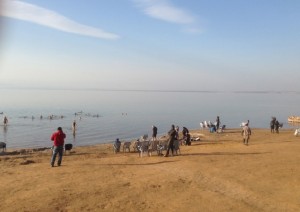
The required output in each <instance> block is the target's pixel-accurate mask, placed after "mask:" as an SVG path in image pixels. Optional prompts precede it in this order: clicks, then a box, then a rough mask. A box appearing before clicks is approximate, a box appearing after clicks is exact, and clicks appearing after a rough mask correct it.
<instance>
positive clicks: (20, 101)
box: [0, 90, 300, 148]
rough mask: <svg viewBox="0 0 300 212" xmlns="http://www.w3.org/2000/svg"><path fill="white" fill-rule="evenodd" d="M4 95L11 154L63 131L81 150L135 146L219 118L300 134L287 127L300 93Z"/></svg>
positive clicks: (3, 134) (1, 137)
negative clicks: (272, 125)
mask: <svg viewBox="0 0 300 212" xmlns="http://www.w3.org/2000/svg"><path fill="white" fill-rule="evenodd" d="M4 93H5V94H6V96H9V98H7V99H6V100H5V102H3V104H2V105H1V107H0V119H1V120H2V121H1V122H2V123H1V124H0V142H5V143H7V147H8V148H35V147H50V146H51V145H52V142H51V141H50V136H51V133H52V132H53V131H54V130H56V129H57V127H59V126H60V127H62V128H63V129H64V132H65V133H66V141H67V142H68V143H73V144H74V145H75V146H76V145H77V146H82V145H93V144H99V143H108V142H113V141H114V140H115V139H116V138H120V140H122V141H126V140H127V141H130V140H134V139H136V138H138V137H140V136H141V135H145V134H149V135H150V134H151V132H152V126H153V125H155V126H157V128H158V136H160V135H165V134H166V133H167V132H168V130H169V128H170V126H171V125H172V124H174V125H175V126H180V127H181V128H182V127H183V126H185V127H187V128H188V129H199V128H200V126H201V125H200V123H204V121H206V122H209V121H210V122H215V121H216V117H217V116H219V117H220V123H219V126H223V125H226V128H238V127H240V125H241V123H242V122H247V121H248V120H250V124H251V128H269V127H270V120H271V119H272V117H276V118H277V120H278V121H279V123H281V124H283V126H282V127H283V128H299V126H297V125H295V126H293V125H289V124H288V123H287V117H288V116H290V115H299V114H300V111H299V108H298V106H299V103H300V94H299V93H297V92H258V93H257V92H256V93H251V92H204V91H202V92H201V91H198V92H178V91H177V92H175V91H173V92H166V91H160V92H159V91H155V92H154V91H151V92H150V91H99V90H90V91H78V90H67V91H61V90H27V91H26V90H25V91H18V90H0V94H2V96H3V95H4ZM52 97H55V99H56V100H55V101H53V98H52ZM5 117H6V119H7V121H6V123H5V122H4V118H5ZM74 123H75V126H74ZM74 127H76V134H75V135H74Z"/></svg>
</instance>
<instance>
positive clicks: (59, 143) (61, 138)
mask: <svg viewBox="0 0 300 212" xmlns="http://www.w3.org/2000/svg"><path fill="white" fill-rule="evenodd" d="M65 138H66V134H65V133H64V132H63V130H62V128H61V127H59V128H57V132H55V133H53V134H52V136H51V140H52V141H53V153H52V157H51V166H52V167H53V166H54V163H55V158H56V155H57V154H58V161H57V165H58V166H60V165H61V161H62V157H63V151H64V143H65Z"/></svg>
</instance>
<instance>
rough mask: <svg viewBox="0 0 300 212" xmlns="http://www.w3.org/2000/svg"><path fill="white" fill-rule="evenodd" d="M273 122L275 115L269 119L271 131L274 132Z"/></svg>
mask: <svg viewBox="0 0 300 212" xmlns="http://www.w3.org/2000/svg"><path fill="white" fill-rule="evenodd" d="M275 122H276V118H275V117H272V120H271V122H270V128H271V133H274V129H275Z"/></svg>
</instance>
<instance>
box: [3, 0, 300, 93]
mask: <svg viewBox="0 0 300 212" xmlns="http://www.w3.org/2000/svg"><path fill="white" fill-rule="evenodd" d="M299 11H300V1H299V0H226V1H225V0H89V1H86V0H63V1H62V0H42V1H41V0H0V88H21V89H23V88H37V89H105V90H106V89H107V90H110V89H112V90H115V89H116V90H183V91H300V83H299V79H300V60H299V58H300V12H299Z"/></svg>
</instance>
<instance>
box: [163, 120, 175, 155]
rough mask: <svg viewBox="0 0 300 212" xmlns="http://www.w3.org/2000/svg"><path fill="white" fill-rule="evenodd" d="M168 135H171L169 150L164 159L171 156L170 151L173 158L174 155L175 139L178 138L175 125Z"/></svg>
mask: <svg viewBox="0 0 300 212" xmlns="http://www.w3.org/2000/svg"><path fill="white" fill-rule="evenodd" d="M168 135H169V142H168V150H167V153H166V154H165V155H164V157H168V156H169V152H170V149H171V150H172V156H173V153H174V141H175V137H176V130H175V126H174V125H172V126H171V129H170V130H169V132H168Z"/></svg>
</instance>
